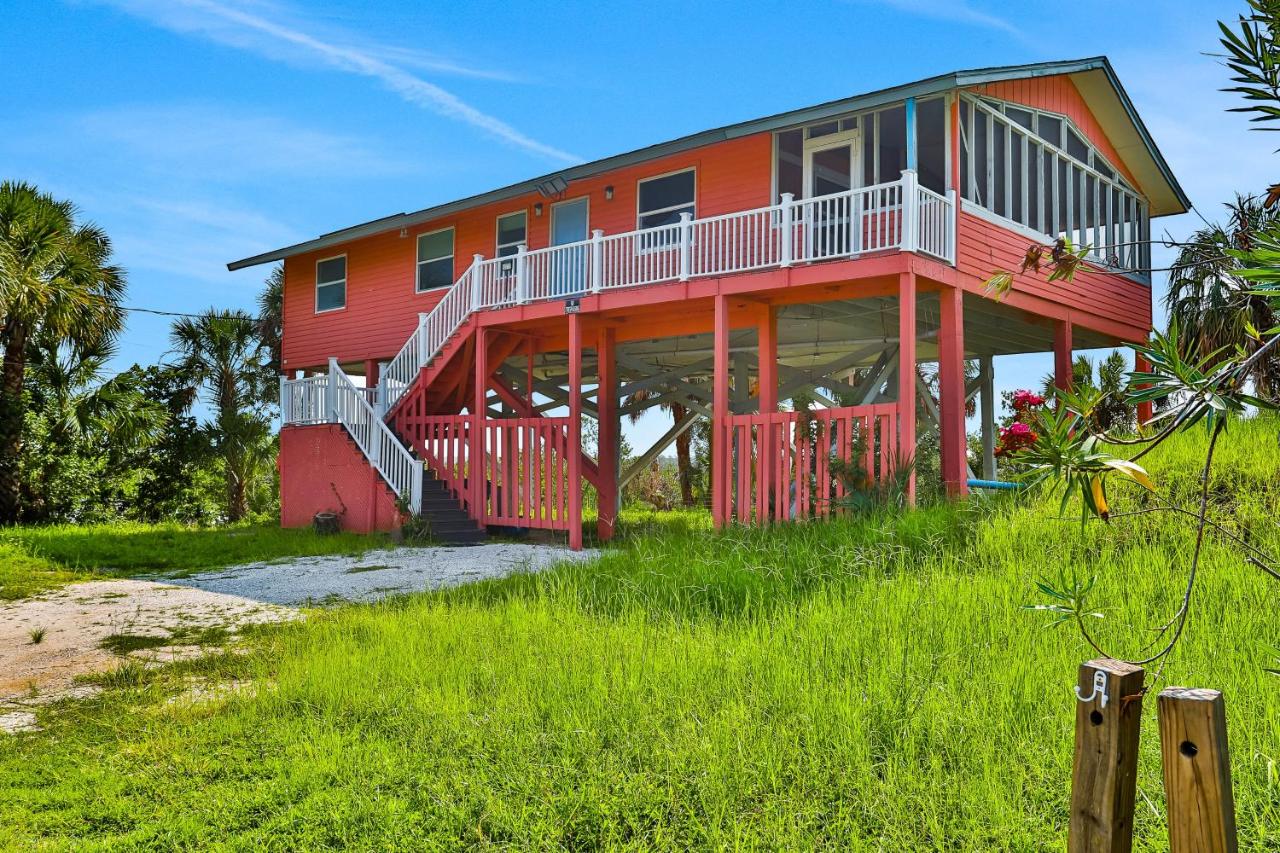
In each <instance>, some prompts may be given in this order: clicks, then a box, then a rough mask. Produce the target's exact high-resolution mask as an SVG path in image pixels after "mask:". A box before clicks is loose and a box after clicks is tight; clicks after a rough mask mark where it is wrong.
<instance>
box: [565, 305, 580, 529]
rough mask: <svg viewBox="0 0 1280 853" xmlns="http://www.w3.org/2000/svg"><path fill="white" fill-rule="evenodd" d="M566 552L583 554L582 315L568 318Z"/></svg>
mask: <svg viewBox="0 0 1280 853" xmlns="http://www.w3.org/2000/svg"><path fill="white" fill-rule="evenodd" d="M568 456H569V482H568V484H567V485H568V487H569V548H570V549H571V550H574V551H581V550H582V315H580V314H570V315H569V450H568Z"/></svg>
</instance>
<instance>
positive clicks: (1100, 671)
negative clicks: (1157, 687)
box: [1067, 659, 1146, 853]
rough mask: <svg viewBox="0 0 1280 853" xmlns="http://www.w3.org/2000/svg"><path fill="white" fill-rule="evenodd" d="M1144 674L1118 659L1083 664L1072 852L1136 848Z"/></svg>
mask: <svg viewBox="0 0 1280 853" xmlns="http://www.w3.org/2000/svg"><path fill="white" fill-rule="evenodd" d="M1145 677H1146V672H1145V670H1143V669H1142V667H1140V666H1134V665H1132V664H1128V663H1123V662H1121V661H1117V660H1110V659H1100V660H1091V661H1089V662H1087V663H1084V664H1081V666H1080V673H1079V684H1078V685H1077V687H1076V696H1077V700H1078V701H1077V702H1076V753H1075V760H1074V762H1073V763H1072V767H1071V821H1070V828H1069V831H1068V837H1067V849H1068V850H1069V851H1070V853H1128V851H1129V850H1131V849H1132V848H1133V804H1134V799H1135V798H1136V796H1137V791H1138V735H1139V732H1140V730H1141V728H1142V684H1143V680H1144V679H1145Z"/></svg>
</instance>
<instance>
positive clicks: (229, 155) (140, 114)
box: [25, 102, 425, 184]
mask: <svg viewBox="0 0 1280 853" xmlns="http://www.w3.org/2000/svg"><path fill="white" fill-rule="evenodd" d="M28 133H29V135H28V136H27V137H26V142H25V144H26V147H27V148H29V149H30V148H33V147H36V146H39V147H40V148H41V149H42V150H46V151H47V150H48V147H49V146H52V147H54V148H57V147H58V146H60V145H62V144H64V143H65V144H66V145H67V146H68V147H69V148H70V147H76V148H78V146H79V143H80V141H81V140H84V139H93V140H94V146H93V147H92V150H91V152H90V154H89V156H91V157H103V158H111V159H115V160H118V161H121V162H127V163H129V164H130V168H132V169H134V170H135V171H144V172H148V173H152V174H163V175H181V174H186V175H199V176H200V179H201V181H202V182H206V183H212V184H227V183H236V182H244V181H246V180H249V179H256V178H261V177H264V176H265V177H268V178H270V179H272V180H279V179H285V178H304V177H312V178H314V177H315V176H317V175H326V176H341V177H343V178H368V177H379V176H386V175H399V174H405V173H409V172H416V171H421V170H422V169H423V168H425V166H424V165H423V164H422V163H421V162H420V161H418V162H410V161H408V160H404V159H398V158H397V157H396V156H395V155H393V154H391V153H389V152H388V151H385V150H382V149H380V148H378V147H376V146H375V145H372V144H370V143H369V142H367V141H365V140H362V139H360V138H358V137H356V136H352V135H348V134H343V133H332V132H329V131H324V130H317V129H314V128H311V127H308V126H306V125H304V124H302V123H300V122H297V121H294V120H290V119H287V118H283V117H280V116H274V115H266V114H262V113H256V112H254V111H251V110H245V109H243V108H241V109H231V108H229V107H227V106H224V105H220V104H207V103H199V102H190V103H177V104H150V105H142V104H138V105H124V106H118V107H107V108H103V109H99V110H94V111H93V112H90V113H88V114H85V115H81V116H76V117H73V118H70V119H58V120H55V121H54V122H52V123H51V124H49V125H44V124H41V123H35V124H34V125H31V126H29V128H28ZM68 156H70V152H69V153H68Z"/></svg>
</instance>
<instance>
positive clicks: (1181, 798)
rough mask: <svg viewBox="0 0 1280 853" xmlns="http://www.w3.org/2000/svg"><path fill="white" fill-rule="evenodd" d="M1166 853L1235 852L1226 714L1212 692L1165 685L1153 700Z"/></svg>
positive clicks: (1234, 814)
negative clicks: (1165, 811)
mask: <svg viewBox="0 0 1280 853" xmlns="http://www.w3.org/2000/svg"><path fill="white" fill-rule="evenodd" d="M1156 707H1157V708H1158V709H1159V716H1160V755H1161V759H1162V760H1163V763H1164V793H1165V800H1166V802H1167V803H1168V813H1169V853H1192V851H1195V853H1235V851H1236V849H1237V841H1236V809H1235V794H1234V793H1233V792H1232V790H1231V756H1230V754H1229V753H1228V752H1227V715H1226V709H1225V707H1224V705H1223V701H1222V694H1221V693H1219V692H1218V691H1217V690H1195V689H1192V688H1189V687H1167V688H1165V689H1164V690H1161V691H1160V695H1159V697H1158V698H1157V700H1156Z"/></svg>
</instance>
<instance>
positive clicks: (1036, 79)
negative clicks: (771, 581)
mask: <svg viewBox="0 0 1280 853" xmlns="http://www.w3.org/2000/svg"><path fill="white" fill-rule="evenodd" d="M1188 206H1189V203H1188V201H1187V199H1186V196H1185V195H1184V194H1183V192H1182V190H1181V188H1180V187H1179V186H1178V183H1177V181H1176V179H1175V178H1174V177H1173V175H1172V173H1171V172H1170V170H1169V167H1168V165H1167V164H1166V163H1165V161H1164V159H1163V157H1162V156H1161V155H1160V152H1159V151H1158V150H1157V148H1156V146H1155V143H1154V142H1153V141H1152V139H1151V137H1150V135H1149V134H1148V132H1147V130H1146V128H1145V127H1144V126H1143V124H1142V121H1141V120H1140V119H1139V118H1138V114H1137V112H1136V111H1135V110H1134V108H1133V105H1132V103H1131V102H1130V101H1129V98H1128V97H1127V96H1126V95H1125V92H1124V90H1123V89H1122V88H1121V86H1120V83H1119V81H1118V80H1117V78H1116V75H1115V73H1114V72H1113V71H1112V69H1111V66H1110V64H1109V63H1108V62H1107V61H1106V60H1105V59H1102V58H1096V59H1085V60H1079V61H1069V62H1053V63H1043V64H1038V65H1026V66H1017V67H1007V68H991V69H981V70H976V71H963V72H957V73H953V74H947V75H944V76H941V77H934V78H931V79H928V80H922V81H919V82H916V83H910V84H907V85H904V86H899V87H896V88H892V89H886V90H882V91H878V92H871V93H868V94H864V95H859V96H857V97H852V98H848V99H845V100H840V101H833V102H831V103H826V104H821V105H818V106H814V107H808V108H805V109H798V110H795V111H793V112H788V113H783V114H781V115H776V116H771V117H768V118H761V119H755V120H752V121H746V122H743V123H741V124H735V125H731V126H728V127H722V128H718V129H715V130H709V131H706V132H703V133H698V134H695V135H692V136H687V137H684V138H681V139H676V140H673V141H671V142H665V143H662V144H658V145H653V146H650V147H648V148H642V149H639V150H637V151H633V152H631V153H628V154H621V155H618V156H616V157H609V158H606V159H604V160H598V161H595V162H592V163H585V164H583V165H579V166H572V167H569V168H566V169H562V170H560V171H558V172H555V173H553V174H550V175H545V176H543V177H540V178H535V179H533V180H529V181H526V182H524V183H520V184H515V185H513V186H509V187H505V188H503V189H498V190H494V191H492V192H488V193H484V194H482V195H477V196H473V197H471V198H465V199H460V200H458V201H453V202H449V203H447V204H441V205H437V206H434V207H429V208H426V209H424V210H421V211H418V212H416V213H407V214H398V215H395V216H389V217H386V218H384V219H379V220H376V221H373V222H369V223H365V224H363V225H356V226H353V227H350V228H345V229H343V230H340V231H335V232H333V233H330V234H327V235H325V236H322V237H319V238H317V239H315V240H310V241H307V242H305V243H300V244H298V245H295V246H288V247H285V248H282V249H277V250H275V251H271V252H266V253H264V254H261V255H257V256H254V257H251V258H246V259H244V260H241V261H237V262H235V263H233V264H230V267H231V268H232V269H241V268H243V267H248V266H252V265H254V264H264V263H270V262H275V261H283V262H284V267H285V285H284V367H285V373H286V375H285V376H283V377H282V378H281V385H280V390H281V405H282V413H283V426H282V430H281V439H280V444H281V447H280V472H281V483H282V490H281V503H282V516H283V518H282V521H283V523H284V524H285V525H289V526H293V525H301V524H306V523H309V522H310V520H311V518H312V516H313V515H314V513H316V512H318V511H322V510H336V511H338V512H340V513H342V515H343V524H344V526H346V527H347V528H348V529H354V530H374V529H387V528H389V527H391V526H393V525H395V524H397V523H398V519H399V518H400V517H401V515H402V513H403V512H411V513H421V514H422V515H424V516H426V517H427V518H428V519H429V521H430V524H431V526H432V529H433V531H435V532H436V534H437V535H438V536H440V537H441V538H444V539H449V540H455V541H475V540H477V539H480V538H482V537H483V536H484V530H485V528H486V527H488V526H503V527H518V528H543V529H550V530H557V531H565V532H566V533H567V535H568V540H569V543H570V545H571V546H573V547H575V548H577V547H580V546H581V542H582V521H581V520H582V492H583V483H584V482H586V483H590V484H591V485H593V486H594V487H595V489H596V490H597V492H598V494H599V501H600V504H599V505H600V511H599V521H598V533H599V536H600V537H601V538H602V539H607V538H609V537H610V536H611V535H612V532H613V526H614V522H615V519H616V513H617V507H618V503H619V492H620V489H621V488H622V487H623V486H624V485H625V484H626V483H627V482H628V481H629V479H630V478H632V477H633V476H635V474H636V473H637V472H639V471H641V470H643V469H644V467H645V466H647V465H648V464H650V463H651V462H652V461H653V459H655V458H656V457H657V455H658V454H660V453H661V452H662V451H663V450H664V449H665V448H666V447H668V446H669V445H670V444H671V443H672V442H673V441H674V440H675V438H676V437H677V436H678V435H679V434H680V433H681V432H683V431H684V430H687V429H689V428H690V426H691V425H692V423H693V422H694V420H695V419H697V418H699V417H702V418H708V419H710V421H711V423H712V455H713V465H712V468H713V470H712V472H711V480H712V488H711V491H712V512H713V514H714V517H715V520H716V522H717V524H720V525H724V524H728V523H747V524H767V523H774V522H780V521H789V520H798V519H804V518H810V517H815V516H818V517H820V516H823V515H825V514H828V513H830V511H831V506H832V503H833V501H834V500H835V499H837V498H838V497H839V496H840V494H841V492H842V489H844V488H845V485H844V481H842V480H841V478H839V477H836V476H834V472H833V470H832V469H833V467H836V466H835V465H834V463H833V460H835V459H843V460H845V461H846V462H849V461H854V462H856V463H857V464H859V465H861V466H862V468H863V470H864V471H865V473H866V476H867V477H868V478H869V479H872V480H874V479H883V478H884V477H887V476H889V475H890V473H891V471H892V469H893V467H894V464H895V462H896V461H897V460H901V459H902V458H905V457H909V456H911V455H912V453H913V452H914V448H915V447H916V443H917V441H918V439H919V437H920V436H922V435H924V434H925V433H926V431H930V430H937V431H938V432H939V437H940V440H941V448H942V469H943V476H944V479H945V481H946V483H947V486H948V488H949V490H950V491H951V492H952V493H954V494H957V495H958V494H963V493H964V492H965V490H966V483H967V481H968V480H969V479H970V477H972V476H974V475H975V474H981V475H983V476H986V477H991V476H993V474H994V457H993V455H992V452H993V447H994V432H995V430H994V422H995V411H996V401H995V400H994V399H993V393H992V388H993V379H992V357H993V356H996V355H1002V354H1007V353H1026V352H1045V351H1050V350H1052V351H1053V352H1054V353H1055V356H1056V358H1055V365H1056V369H1057V371H1058V374H1059V377H1060V379H1062V380H1063V381H1065V380H1066V379H1067V378H1069V376H1070V361H1071V351H1072V348H1073V347H1080V348H1089V347H1102V346H1114V345H1119V344H1124V343H1130V342H1136V341H1144V340H1145V339H1146V337H1147V333H1148V331H1149V329H1150V327H1151V312H1152V299H1151V286H1150V277H1149V273H1148V272H1147V270H1148V269H1149V267H1150V263H1149V260H1148V257H1149V256H1148V244H1147V241H1148V239H1149V236H1150V220H1151V218H1152V217H1155V216H1163V215H1168V214H1175V213H1181V212H1183V211H1185V210H1187V209H1188ZM1060 235H1067V236H1069V237H1071V239H1072V241H1073V242H1074V243H1076V244H1078V245H1088V246H1091V247H1093V248H1092V250H1091V253H1090V256H1089V263H1088V264H1087V265H1086V266H1085V268H1082V269H1081V270H1080V271H1079V272H1078V274H1077V275H1076V276H1075V279H1074V280H1073V281H1072V282H1069V283H1055V284H1052V285H1050V284H1047V283H1046V282H1045V281H1044V278H1043V276H1036V275H1019V276H1017V277H1016V280H1015V283H1014V286H1013V289H1012V291H1011V292H1010V293H1009V294H1008V295H1007V296H1006V298H1004V299H1003V300H1002V301H996V300H994V299H992V298H990V297H989V296H988V295H987V294H986V293H985V292H984V287H983V281H984V279H985V278H986V277H987V276H988V275H990V274H991V273H992V272H993V271H994V270H995V269H999V268H1003V269H1013V270H1016V269H1018V267H1019V264H1020V262H1021V259H1022V257H1023V255H1024V253H1025V251H1026V249H1027V247H1028V246H1030V245H1031V244H1033V243H1045V242H1048V241H1051V240H1052V239H1054V238H1056V237H1058V236H1060ZM966 359H976V360H977V361H978V363H979V365H980V367H981V369H980V373H979V376H978V378H977V380H976V381H975V382H966V377H965V370H964V363H965V360H966ZM928 362H935V363H937V365H938V375H939V387H940V393H939V394H938V395H937V397H936V398H935V396H934V395H932V394H930V393H928V392H927V391H926V390H925V389H924V388H923V387H922V383H921V379H920V374H919V366H920V365H921V364H923V363H928ZM641 389H644V390H646V391H647V392H649V393H647V394H636V392H637V391H639V390H641ZM833 389H839V390H838V393H837V392H836V391H833ZM798 394H805V395H807V396H808V397H810V398H811V399H815V400H817V401H818V404H819V406H820V408H819V409H818V410H817V411H816V412H814V413H813V415H812V417H811V418H810V417H809V416H807V415H806V416H803V417H802V416H799V415H797V413H795V412H792V411H785V410H783V408H782V405H783V404H785V402H786V401H787V400H789V399H791V398H793V397H794V396H796V395H798ZM975 395H976V396H977V397H978V399H979V408H980V411H981V418H980V420H981V424H982V437H983V453H982V455H981V456H982V458H980V459H975V460H972V463H971V460H970V459H969V458H968V452H967V449H966V441H965V409H966V404H967V403H968V401H970V400H971V399H972V398H973V397H974V396H975ZM672 401H675V402H679V403H680V404H681V405H682V406H683V407H684V408H685V410H686V411H687V412H688V413H689V414H688V415H687V416H686V417H684V418H683V419H681V420H680V421H678V422H676V423H674V424H673V425H672V427H671V429H670V430H669V431H668V432H667V433H666V434H665V435H664V436H662V438H661V439H660V440H659V441H658V442H657V443H656V444H655V445H654V446H652V447H649V448H643V449H642V452H641V453H640V455H639V457H638V458H637V459H634V460H629V461H628V464H627V465H626V466H624V465H623V464H622V462H623V461H622V460H621V459H620V458H619V436H620V423H621V418H622V416H623V415H629V414H631V413H633V412H636V411H639V410H642V409H645V408H648V407H651V406H657V405H660V404H662V403H664V402H672ZM918 408H919V410H920V411H921V412H923V413H925V414H924V417H923V418H922V419H921V422H917V420H918V419H917V409H918ZM586 418H591V419H594V420H595V421H596V424H597V427H598V428H597V430H596V441H595V442H594V444H595V447H594V448H584V447H583V440H582V435H583V425H584V419H586ZM813 421H817V422H818V423H819V424H820V425H821V427H820V428H815V427H813V425H812V422H813ZM971 464H972V470H971Z"/></svg>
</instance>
